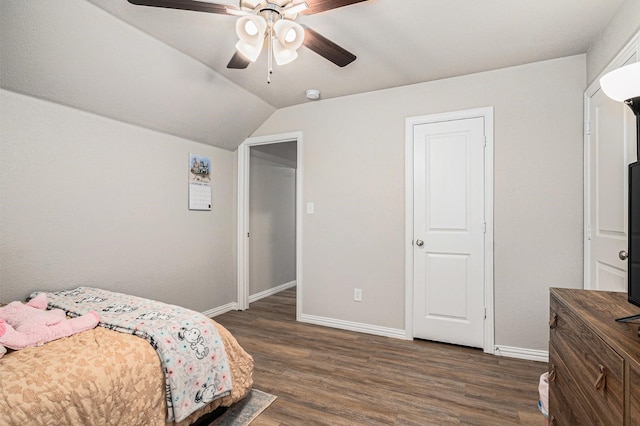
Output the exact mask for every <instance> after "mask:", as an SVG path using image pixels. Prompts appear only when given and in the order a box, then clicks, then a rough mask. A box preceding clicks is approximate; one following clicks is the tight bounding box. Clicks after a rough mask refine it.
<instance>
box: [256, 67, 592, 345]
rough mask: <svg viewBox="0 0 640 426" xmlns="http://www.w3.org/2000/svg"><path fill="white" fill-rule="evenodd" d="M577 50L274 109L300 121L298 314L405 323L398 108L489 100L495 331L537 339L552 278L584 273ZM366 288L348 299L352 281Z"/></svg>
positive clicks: (572, 281) (576, 283)
mask: <svg viewBox="0 0 640 426" xmlns="http://www.w3.org/2000/svg"><path fill="white" fill-rule="evenodd" d="M584 89H585V56H584V55H580V56H574V57H569V58H563V59H557V60H552V61H546V62H540V63H534V64H529V65H524V66H519V67H513V68H506V69H501V70H497V71H491V72H485V73H480V74H474V75H468V76H463V77H459V78H452V79H447V80H441V81H435V82H430V83H423V84H417V85H412V86H406V87H400V88H395V89H389V90H383V91H378V92H372V93H366V94H362V95H355V96H348V97H344V98H340V99H329V100H325V101H319V102H316V103H311V104H305V105H300V106H296V107H291V108H286V109H281V110H279V111H278V112H276V113H275V114H274V115H273V116H272V117H271V118H270V119H269V120H267V121H266V122H265V123H264V124H263V126H261V127H260V128H259V129H258V131H257V132H256V133H255V135H254V136H259V135H268V134H276V133H283V132H289V131H302V132H303V134H304V153H303V158H304V177H303V182H304V197H305V199H304V200H303V202H304V203H306V202H309V201H313V202H315V214H314V215H305V216H304V219H303V224H302V230H303V235H304V242H303V277H302V286H303V289H304V290H303V301H302V304H303V306H302V309H303V313H304V314H308V315H316V316H320V317H327V318H331V319H337V320H343V321H353V322H359V323H365V324H370V325H375V326H381V327H390V328H395V329H404V321H405V318H404V303H405V292H404V285H405V283H404V250H405V247H404V226H405V211H404V203H405V199H404V185H405V181H404V179H405V176H404V173H405V172H404V158H405V153H404V146H405V145H404V137H405V134H404V120H405V118H406V117H411V116H419V115H426V114H432V113H440V112H446V111H456V110H463V109H469V108H477V107H484V106H494V107H495V197H494V198H495V206H494V211H495V214H494V224H495V236H494V238H495V250H494V255H495V320H496V325H495V342H496V344H498V345H504V346H511V347H519V348H529V349H538V350H546V349H547V346H548V326H547V322H548V318H547V317H548V298H549V295H548V289H549V287H551V286H559V287H581V286H582V256H583V253H582V202H583V187H582V164H583V157H582V150H583V147H582V145H583V144H582V116H583V113H582V93H583V91H584ZM354 287H359V288H362V289H363V294H364V297H363V299H364V301H363V302H354V301H353V288H354Z"/></svg>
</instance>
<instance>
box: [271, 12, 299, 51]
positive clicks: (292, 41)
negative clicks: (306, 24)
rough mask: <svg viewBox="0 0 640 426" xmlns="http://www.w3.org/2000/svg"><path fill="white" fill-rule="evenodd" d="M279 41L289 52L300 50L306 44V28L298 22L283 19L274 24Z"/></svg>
mask: <svg viewBox="0 0 640 426" xmlns="http://www.w3.org/2000/svg"><path fill="white" fill-rule="evenodd" d="M273 31H274V32H275V33H276V37H277V39H278V41H279V42H280V43H281V44H282V46H283V47H284V48H286V49H289V50H298V48H299V47H300V46H302V43H303V42H304V28H302V25H300V24H298V23H297V22H294V21H290V20H288V19H281V20H279V21H278V22H276V23H275V24H273Z"/></svg>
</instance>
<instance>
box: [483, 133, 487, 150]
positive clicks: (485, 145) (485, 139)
mask: <svg viewBox="0 0 640 426" xmlns="http://www.w3.org/2000/svg"><path fill="white" fill-rule="evenodd" d="M483 138H484V147H485V148H486V147H487V137H486V136H484V137H483Z"/></svg>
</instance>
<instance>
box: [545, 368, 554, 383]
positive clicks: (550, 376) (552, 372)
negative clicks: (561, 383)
mask: <svg viewBox="0 0 640 426" xmlns="http://www.w3.org/2000/svg"><path fill="white" fill-rule="evenodd" d="M547 380H548V381H549V383H551V382H555V381H556V366H555V365H554V364H551V371H549V375H548V376H547Z"/></svg>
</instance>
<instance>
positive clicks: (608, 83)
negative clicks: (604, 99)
mask: <svg viewBox="0 0 640 426" xmlns="http://www.w3.org/2000/svg"><path fill="white" fill-rule="evenodd" d="M600 87H601V88H602V91H603V92H604V93H605V95H607V96H608V97H610V98H611V99H613V100H614V101H618V102H624V101H626V100H627V99H632V98H637V97H638V96H640V62H636V63H634V64H630V65H625V66H624V67H621V68H618V69H615V70H613V71H611V72H610V73H608V74H605V75H604V76H603V77H602V78H601V79H600Z"/></svg>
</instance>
